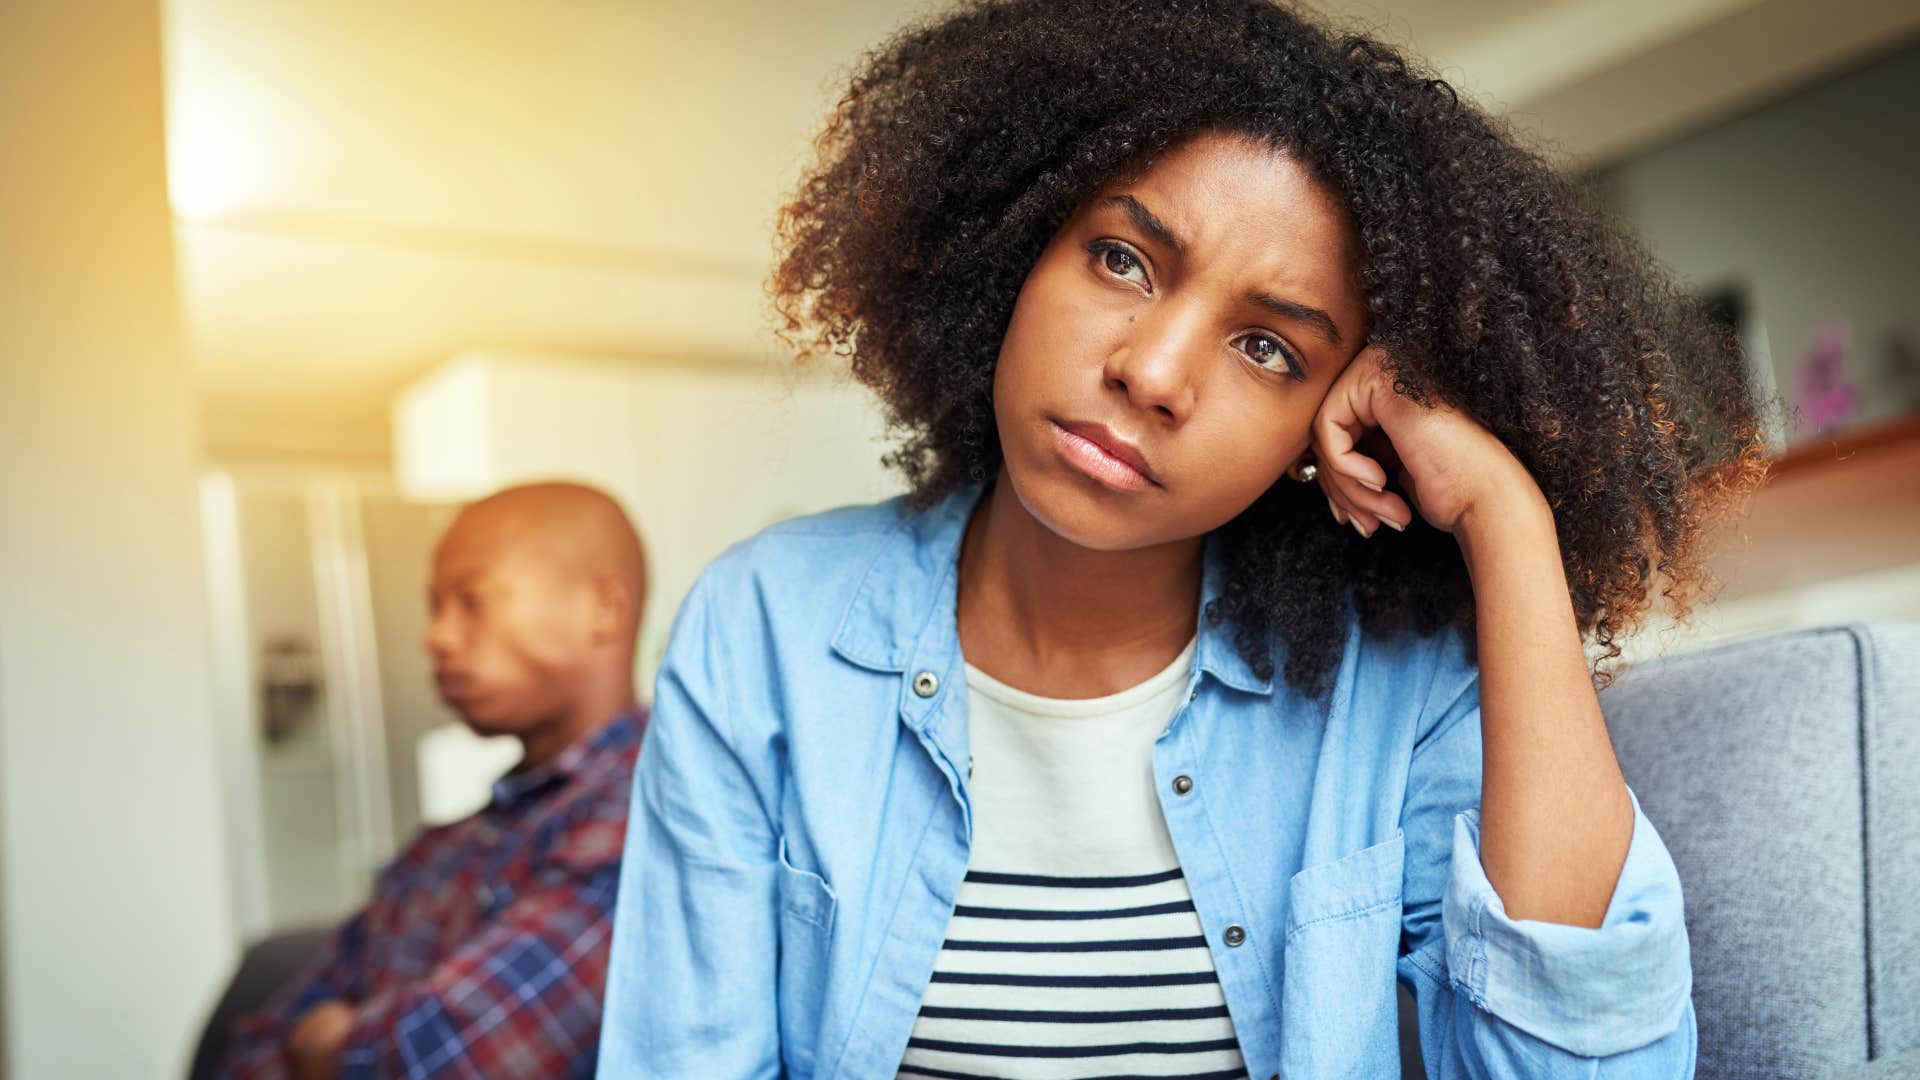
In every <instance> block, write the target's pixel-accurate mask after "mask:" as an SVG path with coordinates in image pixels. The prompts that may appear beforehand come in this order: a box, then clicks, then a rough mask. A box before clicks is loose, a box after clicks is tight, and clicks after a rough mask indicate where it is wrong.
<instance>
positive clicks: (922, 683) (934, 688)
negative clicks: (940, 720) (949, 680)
mask: <svg viewBox="0 0 1920 1080" xmlns="http://www.w3.org/2000/svg"><path fill="white" fill-rule="evenodd" d="M939 690H940V680H939V679H937V678H935V677H934V674H933V672H931V671H923V672H921V673H920V674H918V675H915V676H914V677H913V692H914V693H916V694H919V695H920V696H921V697H932V696H933V695H934V694H935V693H938V692H939Z"/></svg>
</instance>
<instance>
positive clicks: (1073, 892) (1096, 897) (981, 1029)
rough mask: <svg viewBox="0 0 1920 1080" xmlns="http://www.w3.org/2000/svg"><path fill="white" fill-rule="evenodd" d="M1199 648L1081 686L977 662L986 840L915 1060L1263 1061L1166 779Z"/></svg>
mask: <svg viewBox="0 0 1920 1080" xmlns="http://www.w3.org/2000/svg"><path fill="white" fill-rule="evenodd" d="M1193 648H1194V647H1193V645H1192V644H1191V643H1189V644H1188V646H1187V648H1186V650H1185V651H1184V652H1182V653H1181V654H1180V655H1179V656H1178V657H1177V658H1175V660H1174V661H1173V663H1171V664H1169V665H1168V666H1167V667H1166V669H1165V670H1163V671H1161V672H1160V673H1159V674H1158V675H1155V676H1153V677H1152V678H1151V679H1148V680H1147V681H1146V682H1144V683H1141V684H1140V685H1138V686H1135V687H1132V688H1131V689H1128V690H1123V691H1121V692H1120V693H1117V694H1112V695H1109V696H1107V697H1101V698H1088V699H1082V700H1060V699H1054V698H1042V697H1038V696H1036V695H1033V694H1029V693H1025V692H1024V691H1020V690H1016V689H1014V688H1012V687H1010V686H1007V685H1006V684H1004V683H1001V682H998V681H997V680H995V679H993V678H991V677H990V676H988V675H986V674H985V673H983V672H981V671H979V670H978V669H976V668H974V667H972V666H971V665H969V666H968V668H967V689H968V692H969V701H970V707H969V712H968V729H969V743H970V750H971V754H972V764H971V769H972V779H971V781H970V783H969V785H968V786H969V788H970V790H971V792H972V799H973V812H974V835H973V847H972V852H971V856H970V860H969V864H968V868H967V876H966V880H965V881H964V883H962V885H961V886H960V894H959V896H958V897H957V898H956V899H955V903H954V912H953V920H952V922H951V923H949V924H948V928H947V938H946V941H945V943H944V944H943V945H942V947H941V949H940V954H939V957H938V959H936V960H935V962H934V972H933V981H932V982H931V984H929V985H928V987H927V990H926V994H925V996H924V997H923V998H922V999H921V1003H920V1015H919V1018H918V1019H917V1020H916V1021H915V1023H914V1026H913V1034H912V1037H911V1039H910V1040H909V1041H908V1043H907V1053H906V1057H905V1058H904V1059H903V1060H902V1062H901V1066H900V1076H901V1077H903V1078H919V1077H935V1078H959V1077H968V1078H972V1077H1001V1078H1010V1080H1029V1078H1032V1080H1083V1078H1090V1077H1121V1076H1125V1077H1183V1078H1188V1080H1192V1078H1199V1077H1207V1078H1214V1080H1227V1078H1231V1077H1244V1076H1246V1067H1245V1064H1244V1063H1243V1062H1242V1060H1241V1057H1240V1049H1239V1045H1238V1043H1237V1042H1236V1041H1235V1038H1234V1033H1233V1021H1232V1020H1231V1019H1230V1018H1229V1017H1228V1015H1227V1003H1226V998H1225V996H1224V995H1223V994H1222V993H1221V992H1220V984H1219V981H1218V979H1217V978H1216V976H1215V974H1214V968H1213V957H1212V955H1211V954H1210V953H1209V952H1208V951H1207V941H1206V936H1205V933H1204V931H1203V930H1202V928H1201V925H1200V919H1199V916H1198V915H1196V914H1195V912H1194V908H1193V900H1192V897H1191V896H1190V895H1189V893H1188V892H1187V885H1186V881H1185V879H1183V878H1182V877H1181V874H1180V860H1179V858H1178V856H1177V855H1176V854H1175V853H1174V850H1173V841H1172V839H1171V838H1170V837H1169V836H1168V834H1167V827H1166V822H1165V820H1164V819H1163V818H1162V816H1161V813H1160V803H1159V800H1158V798H1157V797H1156V794H1155V790H1154V777H1153V744H1154V740H1155V739H1156V738H1158V737H1159V735H1160V733H1161V732H1162V731H1163V730H1165V728H1166V726H1167V722H1168V720H1170V719H1171V718H1172V716H1173V713H1174V710H1175V709H1177V708H1179V706H1180V705H1181V704H1182V703H1183V702H1184V700H1185V696H1186V695H1185V690H1186V683H1187V675H1188V673H1189V671H1190V670H1191V668H1192V664H1193Z"/></svg>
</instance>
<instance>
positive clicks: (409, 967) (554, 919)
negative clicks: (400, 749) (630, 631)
mask: <svg viewBox="0 0 1920 1080" xmlns="http://www.w3.org/2000/svg"><path fill="white" fill-rule="evenodd" d="M645 726H646V715H645V713H644V712H641V713H632V714H627V715H623V716H621V717H619V718H618V719H616V720H614V721H613V722H611V723H609V724H608V725H607V726H605V727H604V728H601V729H600V730H599V731H597V732H595V733H594V734H593V735H592V736H590V737H588V738H586V739H583V740H581V741H580V742H578V743H575V744H574V745H573V746H571V747H569V748H567V749H566V750H565V751H563V752H562V753H561V754H560V756H559V757H557V758H555V759H553V760H552V761H550V762H547V763H546V764H544V765H540V766H537V767H535V768H532V769H528V770H526V771H525V772H513V773H509V774H507V775H506V776H504V777H502V778H501V779H500V780H499V781H497V782H496V783H495V784H494V786H493V799H492V802H491V803H490V804H489V805H488V806H487V807H486V808H485V809H484V810H481V811H480V812H479V813H477V814H475V815H474V816H472V817H470V818H467V819H466V820H464V821H460V822H456V823H454V824H452V825H446V826H442V827H440V828H437V829H430V830H428V831H426V832H424V833H421V834H420V836H419V837H418V838H416V839H415V840H414V842H413V843H412V844H411V845H409V846H408V848H407V850H406V851H404V852H403V853H401V855H400V856H399V857H398V858H397V859H395V860H394V861H393V862H392V863H391V864H389V865H388V866H387V868H386V869H385V870H384V871H382V872H381V874H380V880H379V882H378V884H377V885H376V886H375V888H374V896H373V902H372V903H370V904H368V905H367V907H366V908H364V909H362V910H361V911H360V912H359V913H358V914H357V915H355V916H354V917H353V918H352V919H350V920H348V921H347V923H346V924H345V925H344V926H342V927H341V928H340V930H339V931H338V932H337V933H336V934H335V935H334V938H333V941H332V943H331V945H330V946H329V948H328V949H327V953H326V955H325V956H324V957H323V958H322V960H321V961H320V963H319V964H318V965H317V966H316V967H315V968H314V969H313V971H312V972H311V973H310V974H309V975H307V976H306V977H304V978H303V979H301V980H299V981H298V982H296V983H295V984H294V985H293V986H292V987H290V988H289V989H288V990H287V991H286V992H285V993H284V994H282V995H281V996H280V997H279V998H278V999H277V1001H276V1003H275V1004H274V1005H273V1006H270V1007H269V1008H268V1009H267V1010H266V1011H264V1012H261V1013H255V1014H253V1015H251V1016H245V1017H242V1018H241V1019H240V1020H238V1021H237V1022H236V1023H235V1025H234V1029H233V1043H232V1049H231V1051H230V1052H229V1055H228V1058H227V1062H226V1066H225V1070H224V1072H223V1075H225V1076H228V1077H231V1078H233V1080H254V1078H266V1077H284V1076H286V1075H287V1074H288V1068H289V1063H288V1061H287V1059H286V1056H285V1043H286V1038H287V1036H288V1034H289V1033H291V1032H292V1030H293V1028H294V1026H295V1025H296V1024H297V1023H298V1022H299V1020H300V1017H301V1016H302V1015H303V1014H305V1013H306V1012H307V1010H309V1009H311V1008H313V1007H314V1006H315V1005H318V1004H320V1003H322V1002H325V1001H329V1000H336V999H337V1000H341V1001H344V1002H347V1003H348V1004H350V1005H352V1006H353V1010H354V1022H353V1027H352V1028H351V1030H349V1031H348V1033H347V1037H346V1041H345V1042H344V1043H342V1044H341V1047H340V1054H339V1057H338V1058H337V1063H338V1067H339V1074H340V1075H341V1076H350V1077H374V1076H407V1077H432V1078H436V1080H439V1078H454V1077H461V1078H466V1077H485V1078H486V1080H512V1078H517V1077H529V1078H530V1077H541V1078H545V1077H559V1076H577V1077H586V1076H591V1075H592V1073H593V1066H594V1059H595V1056H596V1051H597V1049H598V1045H597V1044H598V1042H599V1033H600V1002H601V996H602V994H603V993H604V991H605V987H606V978H607V946H608V938H609V936H610V935H611V933H612V923H611V921H610V917H611V914H612V911H613V900H614V890H615V887H616V885H617V884H618V882H619V876H620V852H621V846H622V843H623V842H624V840H625V837H626V828H627V800H628V798H629V796H630V793H631V788H630V784H631V780H632V776H633V763H634V757H635V755H636V753H637V751H638V750H639V746H640V736H641V733H642V731H643V730H644V729H645Z"/></svg>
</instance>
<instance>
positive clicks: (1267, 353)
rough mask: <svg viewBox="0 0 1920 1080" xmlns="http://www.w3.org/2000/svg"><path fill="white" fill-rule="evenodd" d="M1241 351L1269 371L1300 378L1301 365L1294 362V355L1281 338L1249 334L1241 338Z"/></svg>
mask: <svg viewBox="0 0 1920 1080" xmlns="http://www.w3.org/2000/svg"><path fill="white" fill-rule="evenodd" d="M1240 351H1241V352H1243V353H1246V354H1247V358H1248V359H1250V360H1252V361H1253V362H1254V363H1256V364H1259V365H1260V366H1261V367H1263V368H1266V369H1268V370H1269V371H1278V372H1282V373H1284V374H1287V375H1291V376H1293V377H1294V378H1296V379H1297V378H1299V377H1300V365H1299V364H1297V363H1295V362H1294V359H1293V354H1292V353H1290V352H1288V351H1287V347H1286V346H1285V345H1282V344H1281V343H1280V339H1279V338H1276V337H1274V336H1273V335H1271V334H1247V335H1245V336H1243V337H1241V338H1240Z"/></svg>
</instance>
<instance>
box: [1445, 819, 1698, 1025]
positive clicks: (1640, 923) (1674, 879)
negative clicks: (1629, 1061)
mask: <svg viewBox="0 0 1920 1080" xmlns="http://www.w3.org/2000/svg"><path fill="white" fill-rule="evenodd" d="M1627 794H1628V797H1629V798H1630V799H1631V800H1632V802H1633V840H1632V842H1631V844H1630V845H1629V846H1628V848H1627V858H1626V862H1625V864H1624V865H1623V866H1622V867H1621V869H1620V878H1619V880H1618V881H1617V882H1616V883H1615V884H1614V888H1613V898H1612V899H1611V900H1609V901H1608V903H1607V913H1606V917H1605V918H1604V919H1602V920H1601V923H1600V925H1599V926H1598V927H1585V926H1568V925H1563V924H1560V923H1551V922H1541V921H1537V920H1533V919H1513V918H1509V917H1508V915H1507V912H1506V907H1505V905H1503V904H1502V903H1501V901H1500V895H1499V894H1498V893H1496V892H1495V891H1494V889H1493V885H1492V884H1491V883H1489V882H1488V881H1487V875H1486V872H1485V871H1484V870H1483V869H1482V867H1481V865H1480V812H1479V811H1478V810H1466V811H1462V812H1461V813H1460V814H1459V816H1457V817H1456V818H1455V819H1454V823H1453V858H1452V873H1451V874H1450V875H1449V877H1448V880H1447V893H1446V900H1445V903H1444V905H1443V907H1442V912H1443V916H1442V921H1443V922H1444V924H1445V927H1446V943H1447V971H1448V973H1449V975H1450V976H1451V979H1452V982H1453V985H1454V986H1455V987H1456V988H1457V989H1458V990H1459V991H1461V992H1463V993H1465V994H1466V995H1467V997H1468V999H1469V1000H1471V1001H1472V1002H1473V1004H1475V1005H1476V1006H1478V1007H1480V1008H1482V1009H1484V1010H1486V1011H1487V1012H1489V1013H1492V1014H1493V1015H1494V1016H1497V1017H1499V1018H1500V1019H1502V1020H1505V1021H1506V1022H1507V1023H1509V1024H1512V1025H1513V1026H1514V1027H1517V1028H1519V1029H1520V1030H1522V1031H1525V1032H1527V1033H1528V1034H1530V1035H1533V1036H1535V1037H1537V1038H1540V1039H1543V1040H1545V1041H1547V1042H1551V1043H1553V1044H1555V1045H1557V1046H1562V1047H1565V1048H1566V1049H1568V1050H1571V1051H1573V1052H1575V1053H1577V1054H1583V1055H1586V1056H1589V1057H1600V1056H1603V1055H1606V1054H1614V1053H1619V1052H1621V1051H1623V1050H1629V1049H1633V1048H1635V1047H1639V1046H1644V1045H1646V1044H1647V1043H1650V1042H1653V1041H1655V1040H1657V1039H1660V1038H1662V1037H1664V1036H1666V1035H1667V1034H1669V1033H1671V1032H1672V1031H1673V1030H1674V1029H1675V1028H1676V1027H1678V1026H1679V1024H1680V1021H1681V1014H1682V1013H1683V1012H1684V1011H1685V1010H1686V1008H1687V1005H1688V1002H1689V1000H1690V996H1691V994H1692V990H1693V969H1692V967H1691V965H1690V963H1689V961H1688V950H1687V925H1686V921H1685V918H1684V917H1683V914H1682V911H1681V905H1680V875H1679V872H1678V871H1676V870H1675V869H1674V866H1673V859H1672V858H1671V857H1669V856H1668V854H1667V848H1666V845H1665V844H1663V843H1661V841H1660V835H1659V833H1657V832H1655V831H1654V828H1653V823H1652V822H1651V821H1648V820H1647V816H1646V814H1645V813H1643V812H1642V811H1641V809H1640V799H1639V797H1638V796H1636V795H1634V794H1633V792H1632V790H1631V789H1629V790H1628V792H1627Z"/></svg>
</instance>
